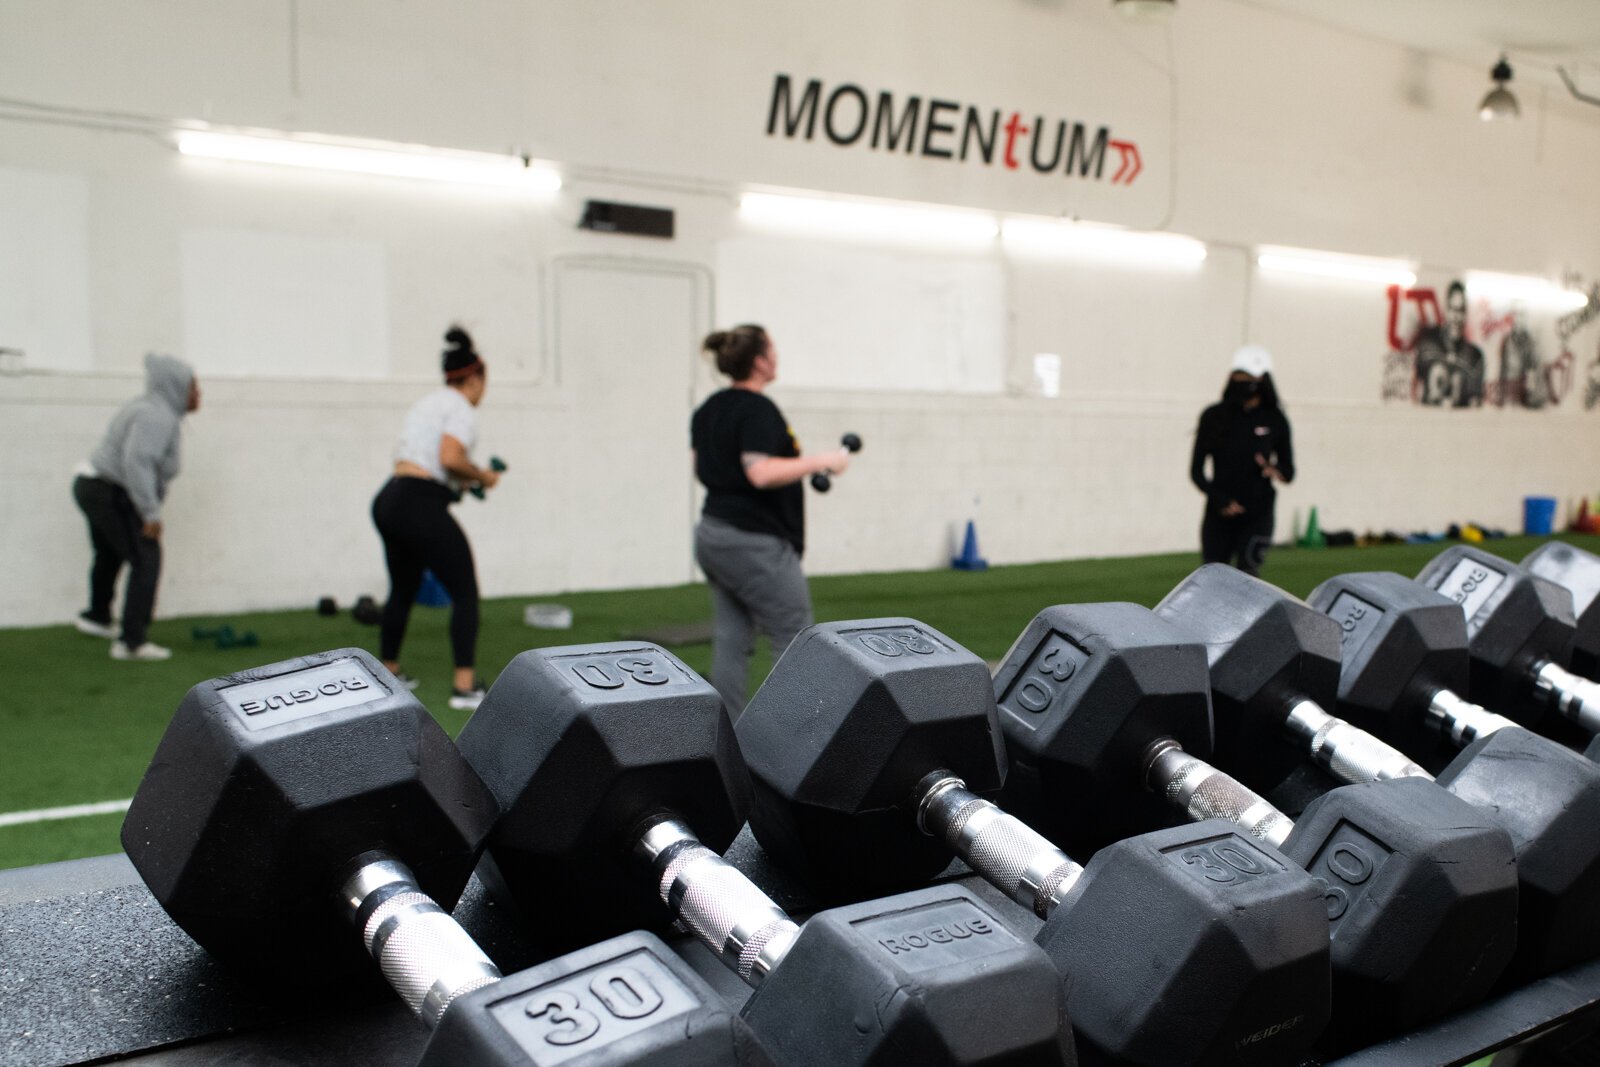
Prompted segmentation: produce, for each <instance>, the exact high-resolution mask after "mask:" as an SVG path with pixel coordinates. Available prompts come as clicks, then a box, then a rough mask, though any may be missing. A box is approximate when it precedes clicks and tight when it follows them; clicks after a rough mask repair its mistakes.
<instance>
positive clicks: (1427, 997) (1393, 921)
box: [1282, 778, 1518, 1048]
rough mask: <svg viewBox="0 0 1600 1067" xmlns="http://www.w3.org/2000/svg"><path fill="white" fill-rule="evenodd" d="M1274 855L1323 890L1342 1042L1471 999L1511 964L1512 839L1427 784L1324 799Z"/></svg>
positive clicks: (1386, 784)
mask: <svg viewBox="0 0 1600 1067" xmlns="http://www.w3.org/2000/svg"><path fill="white" fill-rule="evenodd" d="M1282 849H1283V853H1284V855H1286V856H1288V857H1289V858H1290V859H1292V860H1294V861H1295V862H1296V863H1298V864H1300V865H1301V866H1302V867H1304V868H1305V869H1306V870H1307V872H1309V873H1310V875H1311V876H1312V877H1313V878H1315V879H1316V880H1317V883H1318V885H1320V886H1321V887H1322V890H1323V894H1324V895H1323V900H1324V903H1325V904H1326V905H1327V915H1328V933H1329V936H1330V937H1331V938H1332V941H1333V960H1334V979H1333V996H1334V1004H1335V1006H1336V1007H1337V1008H1338V1009H1339V1010H1340V1013H1341V1016H1340V1018H1341V1022H1340V1024H1339V1025H1337V1026H1336V1029H1337V1030H1339V1031H1340V1032H1339V1033H1337V1034H1335V1035H1332V1036H1334V1037H1335V1039H1336V1040H1339V1041H1342V1042H1345V1043H1346V1044H1344V1045H1343V1046H1342V1047H1345V1048H1349V1047H1352V1046H1354V1045H1358V1044H1366V1043H1368V1042H1370V1041H1372V1040H1375V1039H1376V1038H1378V1037H1381V1036H1387V1035H1392V1034H1395V1033H1399V1032H1402V1031H1406V1030H1411V1029H1414V1028H1415V1027H1416V1026H1418V1025H1419V1024H1421V1023H1425V1022H1432V1021H1435V1020H1437V1019H1440V1018H1442V1017H1444V1016H1445V1015H1447V1014H1450V1013H1451V1012H1453V1011H1457V1010H1459V1009H1461V1008H1464V1007H1467V1006H1469V1005H1472V1004H1476V1003H1477V1002H1478V1001H1480V1000H1482V999H1483V998H1484V997H1485V996H1487V995H1488V994H1489V992H1490V990H1491V989H1492V988H1493V987H1494V984H1495V982H1496V980H1498V979H1499V977H1500V976H1501V974H1502V973H1504V971H1505V969H1506V967H1507V966H1508V965H1509V964H1510V963H1511V960H1512V955H1513V953H1514V952H1515V951H1516V947H1517V921H1518V910H1517V904H1518V882H1517V857H1516V849H1515V847H1514V845H1513V842H1512V840H1511V838H1510V836H1509V835H1508V833H1507V832H1506V831H1505V830H1504V829H1502V828H1501V827H1500V826H1499V825H1497V824H1496V823H1495V822H1494V821H1493V820H1491V819H1489V818H1487V817H1485V815H1484V814H1483V813H1482V812H1480V811H1478V810H1476V809H1475V808H1474V807H1473V806H1472V805H1471V804H1469V803H1468V802H1466V801H1464V800H1462V799H1461V798H1459V797H1455V796H1452V795H1451V794H1450V793H1448V792H1447V791H1445V790H1443V789H1440V788H1439V787H1438V786H1437V785H1435V784H1434V783H1433V782H1430V781H1428V780H1427V779H1425V778H1400V779H1394V780H1390V781H1379V782H1365V783H1362V784H1359V785H1346V786H1340V787H1339V788H1337V789H1334V790H1331V791H1329V792H1327V793H1324V794H1323V795H1322V796H1320V797H1318V798H1317V799H1315V800H1313V801H1312V802H1311V803H1310V805H1308V806H1307V807H1306V809H1305V811H1304V812H1302V813H1301V814H1300V816H1299V817H1298V818H1297V819H1295V827H1294V830H1293V832H1292V833H1290V835H1289V837H1288V839H1287V840H1286V841H1285V842H1284V843H1283V846H1282Z"/></svg>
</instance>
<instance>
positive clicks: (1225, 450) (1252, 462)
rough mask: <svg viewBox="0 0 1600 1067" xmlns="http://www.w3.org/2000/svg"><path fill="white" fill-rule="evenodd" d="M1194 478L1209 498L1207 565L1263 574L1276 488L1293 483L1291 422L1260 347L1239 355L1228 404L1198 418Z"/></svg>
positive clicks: (1225, 394)
mask: <svg viewBox="0 0 1600 1067" xmlns="http://www.w3.org/2000/svg"><path fill="white" fill-rule="evenodd" d="M1207 459H1209V460H1210V461H1211V474H1210V476H1209V477H1207V475H1206V460H1207ZM1189 478H1190V480H1191V481H1193V482H1194V484H1195V486H1196V487H1198V488H1199V490H1200V491H1201V492H1202V493H1204V494H1205V495H1206V510H1205V517H1204V518H1203V519H1202V520H1201V522H1200V554H1201V556H1202V557H1204V559H1205V562H1207V563H1231V564H1233V565H1234V566H1236V567H1238V568H1239V569H1240V570H1242V571H1244V572H1245V573H1246V574H1259V573H1260V571H1261V564H1262V562H1263V561H1264V560H1265V559H1266V556H1267V549H1268V547H1270V546H1271V544H1272V526H1273V518H1274V516H1273V505H1274V502H1275V501H1276V499H1277V495H1278V494H1277V489H1276V486H1275V485H1274V483H1276V482H1284V483H1288V482H1292V481H1294V446H1293V445H1292V444H1291V442H1290V438H1289V420H1288V419H1287V418H1285V417H1284V414H1283V409H1282V407H1280V406H1279V404H1278V391H1277V389H1276V388H1275V387H1274V386H1273V384H1272V356H1271V354H1270V353H1269V352H1268V351H1267V350H1266V349H1265V348H1262V347H1261V346H1260V345H1245V346H1244V347H1243V348H1240V349H1239V350H1238V351H1237V352H1235V353H1234V354H1233V366H1232V368H1231V371H1230V373H1229V375H1228V384H1227V386H1226V387H1225V388H1224V389H1223V391H1222V402H1221V403H1218V404H1212V405H1211V406H1210V407H1208V408H1206V409H1205V411H1203V412H1201V413H1200V426H1199V428H1198V429H1197V430H1196V431H1195V438H1194V456H1193V457H1192V458H1191V460H1190V462H1189Z"/></svg>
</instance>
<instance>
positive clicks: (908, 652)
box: [735, 618, 1329, 1067]
mask: <svg viewBox="0 0 1600 1067" xmlns="http://www.w3.org/2000/svg"><path fill="white" fill-rule="evenodd" d="M735 729H736V731H737V732H738V735H739V743H740V748H741V749H742V750H743V752H744V754H745V760H746V762H747V763H748V765H749V767H750V773H751V778H752V781H753V784H754V786H755V795H754V804H753V806H752V808H751V813H750V824H751V828H752V829H753V830H754V831H755V835H756V838H757V839H758V840H759V841H760V842H761V844H762V846H763V847H764V848H765V849H766V850H767V852H768V853H769V854H770V855H771V856H772V857H773V858H774V859H775V860H777V861H778V862H780V863H783V864H785V865H787V866H788V867H789V868H790V869H791V870H792V871H794V872H795V873H797V874H800V875H802V876H803V877H805V878H806V879H807V880H808V881H809V882H810V883H811V884H812V885H813V886H814V887H816V888H817V889H819V890H820V891H822V892H824V893H829V894H836V895H843V894H848V893H849V892H851V891H856V892H870V891H877V890H881V889H883V888H887V887H890V886H896V885H906V884H911V883H913V882H916V881H920V880H923V879H926V878H929V877H931V876H933V875H936V874H938V873H939V871H940V870H941V869H942V868H943V867H944V866H946V865H947V864H948V860H949V858H950V854H951V852H954V853H955V854H956V855H957V856H959V857H960V858H961V859H962V860H964V861H965V862H966V863H967V864H969V865H970V866H971V867H972V868H973V870H975V871H976V872H977V873H979V874H980V875H983V876H984V877H985V878H986V879H988V880H989V881H990V882H991V883H993V884H994V885H995V886H997V887H999V888H1000V889H1001V890H1002V891H1003V892H1005V893H1006V894H1007V895H1009V896H1010V897H1011V898H1012V899H1014V900H1016V901H1018V902H1019V903H1021V904H1023V905H1024V906H1026V907H1029V908H1031V909H1032V910H1033V911H1034V912H1035V914H1037V915H1039V917H1040V918H1042V919H1044V920H1045V922H1044V926H1043V928H1042V929H1041V930H1040V931H1039V933H1038V935H1037V937H1036V940H1037V941H1038V943H1039V944H1040V945H1042V946H1043V947H1044V948H1045V949H1046V950H1047V951H1048V952H1049V953H1050V956H1051V958H1052V960H1054V962H1055V964H1056V966H1057V968H1059V970H1060V972H1061V976H1062V979H1063V980H1064V981H1065V983H1066V986H1067V990H1068V1007H1069V1008H1070V1010H1071V1012H1072V1017H1073V1023H1074V1025H1075V1027H1076V1028H1077V1030H1078V1035H1079V1048H1080V1052H1081V1053H1082V1054H1083V1055H1084V1056H1085V1058H1086V1059H1087V1058H1090V1057H1097V1058H1104V1057H1108V1056H1109V1057H1113V1058H1115V1059H1116V1060H1117V1061H1119V1062H1125V1063H1126V1062H1132V1063H1139V1064H1149V1065H1154V1064H1161V1065H1164V1067H1178V1065H1183V1064H1255V1063H1273V1064H1282V1063H1292V1062H1295V1061H1296V1059H1297V1057H1298V1056H1300V1055H1301V1054H1303V1053H1304V1052H1305V1051H1306V1050H1307V1049H1308V1048H1309V1047H1310V1046H1311V1044H1312V1043H1313V1041H1314V1040H1315V1038H1316V1036H1317V1034H1318V1033H1319V1032H1320V1031H1321V1029H1322V1027H1323V1025H1324V1024H1325V1023H1326V1021H1327V1018H1328V1011H1329V1007H1328V996H1329V970H1328V936H1327V923H1326V919H1325V918H1324V909H1323V904H1322V891H1321V889H1320V888H1319V887H1318V886H1317V885H1316V883H1315V882H1314V881H1313V880H1312V879H1311V878H1310V877H1309V876H1308V875H1307V874H1306V873H1305V872H1304V871H1303V870H1301V869H1300V868H1298V867H1296V866H1295V865H1294V864H1292V863H1290V862H1289V861H1288V860H1287V859H1286V858H1285V857H1284V856H1283V855H1282V854H1281V853H1280V852H1278V851H1277V850H1276V849H1274V848H1273V847H1272V846H1270V845H1266V844H1264V843H1261V842H1256V841H1252V840H1250V839H1249V838H1248V837H1247V836H1245V835H1243V834H1241V833H1238V832H1236V831H1235V829H1234V827H1232V826H1231V825H1229V824H1227V823H1224V822H1222V821H1220V820H1212V821H1208V822H1205V823H1201V824H1199V825H1197V826H1193V827H1187V826H1186V827H1181V828H1177V829H1171V830H1164V831H1160V832H1157V833H1151V834H1146V835H1144V836H1142V837H1136V838H1132V839H1129V840H1126V841H1121V842H1118V843H1117V844H1114V845H1111V846H1109V847H1107V848H1105V849H1103V850H1102V851H1101V852H1100V853H1099V854H1098V855H1097V856H1096V857H1095V858H1094V860H1093V862H1091V863H1090V864H1089V865H1088V866H1087V867H1080V866H1079V865H1078V864H1077V863H1075V862H1073V861H1072V860H1071V859H1070V858H1068V857H1067V855H1066V854H1065V853H1063V852H1061V851H1060V850H1059V849H1057V848H1056V847H1055V846H1054V845H1052V844H1051V843H1050V842H1049V841H1047V840H1046V839H1045V838H1044V837H1042V836H1041V835H1040V834H1038V833H1036V832H1034V831H1033V830H1032V829H1030V828H1029V827H1028V826H1027V825H1025V824H1024V823H1022V822H1021V821H1019V820H1017V819H1016V818H1014V817H1012V816H1009V815H1007V814H1005V813H1004V812H1002V811H1001V810H1000V809H999V808H998V807H996V806H995V805H994V804H992V803H990V802H989V801H987V800H984V799H981V798H980V797H979V796H977V795H976V793H975V792H974V789H977V790H993V789H995V788H997V787H998V786H999V785H1000V784H1001V782H1002V780H1003V777H1004V773H1005V755H1004V744H1003V741H1002V739H1001V734H1000V729H999V724H998V722H997V719H996V712H995V704H994V693H993V690H992V688H991V683H990V678H989V670H988V667H987V665H986V664H985V663H984V661H983V660H981V659H979V658H978V657H976V656H974V655H973V654H972V653H971V652H968V651H967V650H966V649H964V648H962V647H961V646H960V645H958V644H956V643H955V642H954V641H952V640H950V638H948V637H946V636H945V635H944V634H941V633H939V632H938V631H937V630H934V629H932V628H931V627H928V626H925V625H924V624H922V623H919V622H917V621H915V620H913V619H907V618H889V619H871V620H865V621H859V622H839V623H828V624H824V625H818V626H812V627H810V628H808V629H806V630H803V631H801V633H800V634H799V636H797V637H796V638H795V639H794V641H793V643H791V644H790V646H789V648H788V649H787V650H786V651H785V652H784V654H783V657H782V658H781V659H780V660H779V661H778V663H777V665H776V666H775V667H774V668H773V671H772V674H771V675H770V676H769V677H768V678H767V681H766V683H765V684H764V685H763V686H762V687H761V689H760V690H759V691H758V692H757V693H756V695H755V697H754V699H753V700H752V701H751V703H750V705H749V707H747V708H746V709H745V711H744V714H743V715H742V716H740V718H739V721H738V723H737V725H736V727H735ZM969 783H970V784H972V785H973V788H969Z"/></svg>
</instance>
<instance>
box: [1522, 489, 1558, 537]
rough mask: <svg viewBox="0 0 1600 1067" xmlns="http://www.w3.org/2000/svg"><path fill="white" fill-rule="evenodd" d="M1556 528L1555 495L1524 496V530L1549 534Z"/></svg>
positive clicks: (1530, 532)
mask: <svg viewBox="0 0 1600 1067" xmlns="http://www.w3.org/2000/svg"><path fill="white" fill-rule="evenodd" d="M1555 528H1556V498H1555V497H1553V496H1525V497H1523V498H1522V532H1523V533H1525V534H1549V533H1554V532H1555Z"/></svg>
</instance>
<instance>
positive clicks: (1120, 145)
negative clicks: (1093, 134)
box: [1109, 141, 1144, 185]
mask: <svg viewBox="0 0 1600 1067" xmlns="http://www.w3.org/2000/svg"><path fill="white" fill-rule="evenodd" d="M1109 143H1110V145H1111V147H1112V148H1115V149H1116V150H1117V155H1118V156H1119V157H1120V159H1119V160H1118V164H1117V172H1116V173H1115V174H1113V175H1112V176H1111V184H1112V185H1117V184H1122V185H1132V184H1133V179H1135V178H1137V177H1138V176H1139V172H1140V171H1141V170H1144V163H1143V161H1142V160H1140V159H1139V146H1138V145H1136V144H1134V143H1133V142H1132V141H1111V142H1109Z"/></svg>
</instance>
